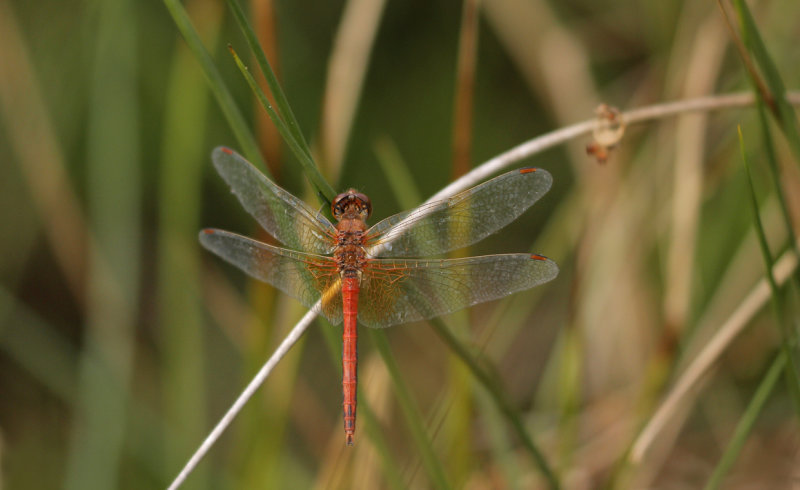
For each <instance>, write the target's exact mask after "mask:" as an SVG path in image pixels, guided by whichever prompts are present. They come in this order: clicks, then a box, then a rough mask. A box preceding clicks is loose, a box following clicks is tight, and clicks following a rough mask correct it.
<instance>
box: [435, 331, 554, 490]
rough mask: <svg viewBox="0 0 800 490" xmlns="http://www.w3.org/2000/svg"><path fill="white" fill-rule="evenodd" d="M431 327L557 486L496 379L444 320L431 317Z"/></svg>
mask: <svg viewBox="0 0 800 490" xmlns="http://www.w3.org/2000/svg"><path fill="white" fill-rule="evenodd" d="M428 322H429V323H430V324H431V327H432V328H433V331H434V332H436V334H437V335H438V336H439V338H441V339H442V341H444V343H445V344H447V346H448V347H449V348H450V350H451V352H452V353H454V354H455V355H456V356H458V358H459V359H461V361H463V362H464V364H465V365H466V366H467V367H468V368H469V370H470V371H471V372H472V375H473V376H474V377H475V379H476V380H477V381H478V382H479V383H480V384H481V386H483V387H484V388H486V390H487V391H488V393H489V396H490V397H491V399H492V401H494V403H495V404H496V405H497V407H498V408H499V409H500V411H501V412H502V413H503V415H504V416H505V418H506V420H507V421H508V423H509V424H510V425H511V427H512V429H513V430H514V432H515V433H516V434H517V436H518V437H519V438H520V440H521V441H522V445H523V447H524V448H525V449H526V450H527V451H528V453H530V455H531V456H532V457H533V460H534V462H535V463H536V466H538V467H539V470H540V471H541V472H542V475H543V476H544V477H545V478H546V479H547V482H548V484H549V485H550V487H551V488H558V487H559V484H558V479H557V478H556V475H555V473H554V472H553V470H552V469H551V468H550V465H549V464H548V463H547V459H545V457H544V455H543V454H542V452H541V451H539V448H538V447H537V446H536V444H535V443H534V442H533V439H532V438H531V437H530V435H529V434H528V432H527V430H525V425H524V424H523V423H522V419H521V418H520V417H519V414H518V413H517V410H516V409H515V408H514V406H513V405H512V404H511V403H510V402H509V401H508V399H507V398H506V397H505V395H504V394H503V392H502V391H501V390H500V388H498V382H497V380H496V379H492V378H491V377H490V376H489V374H488V373H486V371H484V370H483V369H481V367H480V366H478V363H477V362H476V361H475V360H474V359H473V358H472V356H471V355H470V353H469V352H468V351H467V349H466V348H465V347H464V346H463V344H462V343H461V342H459V341H458V339H456V338H455V337H454V336H453V334H452V333H450V331H449V330H448V329H447V327H446V326H445V325H444V322H442V320H440V319H438V318H433V319H431V320H429V321H428Z"/></svg>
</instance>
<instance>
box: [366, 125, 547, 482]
mask: <svg viewBox="0 0 800 490" xmlns="http://www.w3.org/2000/svg"><path fill="white" fill-rule="evenodd" d="M375 151H376V153H377V154H378V162H379V163H380V165H381V166H382V167H383V169H384V171H385V172H386V174H387V176H388V177H389V179H388V181H389V185H390V187H391V188H392V190H393V191H394V194H395V198H396V199H397V200H398V201H399V202H400V204H401V206H402V207H404V208H409V209H410V208H413V207H415V206H417V205H418V203H419V202H420V201H421V199H416V200H414V198H413V196H419V194H420V193H419V190H418V189H417V188H416V185H414V181H413V178H412V177H411V175H410V174H409V172H408V171H407V168H408V167H407V166H406V165H405V164H404V163H403V161H402V158H401V157H400V155H399V153H398V151H397V149H396V147H394V145H392V144H391V143H390V142H389V141H388V140H385V139H382V140H379V141H378V142H377V143H376V145H375ZM429 323H430V325H431V328H432V329H433V331H434V332H435V333H436V334H437V335H438V336H439V338H441V339H442V341H443V342H444V343H445V344H446V345H447V346H448V347H449V348H450V351H451V353H452V354H454V355H455V356H456V357H458V358H459V359H460V360H461V361H462V362H463V363H464V365H465V366H466V367H467V368H468V369H469V370H470V372H471V373H472V375H473V377H474V378H475V379H476V380H477V381H478V383H480V384H481V386H483V387H484V388H485V389H486V392H487V393H488V395H489V398H490V399H491V400H492V402H493V403H494V404H495V405H496V406H497V407H498V408H499V409H500V412H501V413H502V414H503V416H504V417H505V419H506V421H507V422H508V424H509V425H510V426H511V428H512V429H513V430H514V432H515V433H516V434H517V437H519V439H520V440H521V441H522V444H523V447H524V448H525V449H526V450H527V451H528V453H529V454H530V455H531V457H533V460H534V462H535V463H536V465H537V466H538V467H539V469H540V471H541V472H542V475H543V476H544V477H545V478H546V479H547V481H548V483H549V484H550V486H551V487H552V488H558V486H559V485H558V480H557V478H556V476H555V473H554V472H553V470H552V469H551V468H550V465H549V464H548V463H547V460H546V459H545V457H544V455H543V454H542V452H541V451H539V449H538V447H537V446H536V444H535V443H534V442H533V439H532V438H531V437H530V435H529V434H528V432H527V431H526V429H525V425H524V424H523V422H522V419H521V418H520V417H519V413H518V412H517V410H516V409H515V408H514V407H513V405H512V404H511V403H510V402H509V401H508V399H507V398H506V397H505V395H504V394H503V392H502V390H501V389H500V388H498V386H499V385H498V382H497V380H496V379H492V378H491V377H490V376H489V375H488V373H486V371H484V370H483V369H482V368H481V367H480V366H479V364H478V362H477V361H476V360H475V359H474V358H473V356H472V355H471V354H470V353H469V350H468V349H467V348H466V347H465V346H464V344H463V343H462V342H461V341H460V340H458V339H457V338H456V337H455V336H454V335H453V334H452V333H451V332H450V330H448V328H447V327H446V326H445V324H444V322H442V320H441V319H438V318H433V319H431V320H429Z"/></svg>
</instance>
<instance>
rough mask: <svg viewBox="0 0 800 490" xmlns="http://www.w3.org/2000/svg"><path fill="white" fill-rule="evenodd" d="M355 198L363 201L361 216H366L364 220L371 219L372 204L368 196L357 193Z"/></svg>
mask: <svg viewBox="0 0 800 490" xmlns="http://www.w3.org/2000/svg"><path fill="white" fill-rule="evenodd" d="M354 196H355V198H356V199H358V200H359V201H361V214H363V215H365V216H364V219H366V218H369V217H370V215H371V214H372V202H370V200H369V198H368V197H367V195H366V194H362V193H360V192H356V193H355V194H354Z"/></svg>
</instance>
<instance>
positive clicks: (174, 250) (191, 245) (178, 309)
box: [157, 4, 222, 488]
mask: <svg viewBox="0 0 800 490" xmlns="http://www.w3.org/2000/svg"><path fill="white" fill-rule="evenodd" d="M195 5H196V4H195ZM190 8H191V7H190ZM220 10H221V9H220V8H218V7H215V6H212V7H209V8H208V9H200V8H198V9H197V13H198V14H199V15H201V17H196V18H197V24H198V29H199V32H201V33H202V35H203V37H204V39H205V40H206V42H207V43H208V44H209V45H210V46H213V45H214V44H215V43H216V40H217V35H218V33H219V28H220V24H221V23H222V16H220V15H219V13H220ZM175 44H176V49H175V52H174V55H173V58H172V65H171V73H170V77H169V81H168V84H167V89H166V90H167V96H166V107H165V111H164V133H163V141H165V142H167V143H166V144H164V145H163V146H162V153H161V163H160V165H159V168H158V170H159V172H160V175H159V180H158V185H159V199H158V210H159V216H158V218H159V223H158V252H157V253H158V305H159V309H158V322H159V324H160V326H159V330H160V331H161V332H162V335H161V336H160V338H161V339H162V343H161V345H160V347H161V349H162V356H161V358H162V363H161V366H162V370H161V379H162V380H163V401H164V403H163V407H164V412H165V415H166V418H167V419H168V420H170V421H172V423H173V424H174V426H175V429H176V433H177V434H178V435H177V436H176V437H173V438H170V439H165V443H164V449H165V461H166V467H167V468H180V466H181V465H182V464H183V463H184V462H185V459H186V455H187V454H191V453H192V450H193V449H194V448H195V447H196V445H197V441H199V440H202V437H203V435H204V432H205V429H206V415H207V414H206V409H205V408H206V400H207V393H206V389H207V388H206V379H205V378H204V376H203V373H204V372H205V362H204V360H205V356H206V348H205V342H204V334H205V332H204V331H203V328H202V326H203V318H202V316H203V314H202V311H203V298H202V292H201V290H200V289H201V283H202V281H201V273H200V250H199V248H198V247H197V243H196V242H195V241H194V240H193V239H190V238H187V237H193V236H194V235H195V234H196V232H197V230H198V229H199V228H200V227H201V224H200V207H201V206H200V202H201V195H202V176H203V174H204V169H205V168H206V166H207V165H208V153H207V151H206V148H205V147H203V145H198V144H197V142H198V141H201V140H202V138H203V135H204V134H205V131H206V123H207V121H208V107H209V101H210V100H211V99H210V97H209V93H208V87H207V85H206V84H204V83H203V74H202V72H201V71H200V67H199V66H198V65H197V63H195V62H194V59H193V57H192V53H191V52H190V51H189V50H188V49H187V48H186V46H185V45H184V44H183V43H182V42H180V41H178V42H176V43H175ZM198 473H199V474H198ZM207 476H208V467H207V466H200V467H198V468H197V469H196V470H195V475H194V477H193V480H192V483H193V484H194V485H195V486H194V487H193V488H203V486H204V485H205V486H208V479H207Z"/></svg>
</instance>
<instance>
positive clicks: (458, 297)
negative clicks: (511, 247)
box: [358, 254, 558, 327]
mask: <svg viewBox="0 0 800 490" xmlns="http://www.w3.org/2000/svg"><path fill="white" fill-rule="evenodd" d="M557 275H558V266H557V265H556V263H555V262H553V261H552V260H550V259H548V258H547V257H543V256H541V255H530V254H503V255H487V256H483V257H469V258H463V259H442V260H417V259H372V260H370V261H369V262H368V263H367V266H366V267H365V269H364V271H363V273H362V277H361V293H360V297H359V302H358V310H359V311H358V319H359V320H360V321H361V323H362V324H364V325H366V326H368V327H388V326H391V325H396V324H398V323H407V322H413V321H417V320H424V319H427V318H433V317H435V316H439V315H444V314H446V313H451V312H453V311H456V310H460V309H461V308H465V307H467V306H471V305H474V304H477V303H483V302H484V301H489V300H492V299H497V298H502V297H503V296H507V295H509V294H511V293H514V292H517V291H522V290H525V289H529V288H532V287H533V286H536V285H539V284H542V283H545V282H547V281H550V280H552V279H553V278H555V277H556V276H557Z"/></svg>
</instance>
